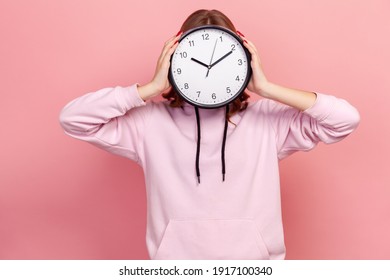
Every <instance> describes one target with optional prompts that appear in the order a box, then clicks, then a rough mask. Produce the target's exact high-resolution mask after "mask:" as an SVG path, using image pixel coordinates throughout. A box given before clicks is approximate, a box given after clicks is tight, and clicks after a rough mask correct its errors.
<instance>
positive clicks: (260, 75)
mask: <svg viewBox="0 0 390 280" xmlns="http://www.w3.org/2000/svg"><path fill="white" fill-rule="evenodd" d="M238 35H240V37H241V39H242V40H243V43H244V46H245V47H246V48H247V49H248V51H249V52H250V54H251V56H252V60H251V67H252V77H251V79H250V80H249V83H248V86H247V88H248V90H250V91H252V92H254V93H256V94H258V95H260V96H263V97H266V96H265V94H266V92H265V89H266V86H267V84H268V80H267V78H266V77H265V74H264V72H263V69H262V67H261V61H260V57H259V54H258V52H257V49H256V47H255V45H254V44H253V43H252V42H251V41H249V40H248V39H246V38H245V37H244V36H243V35H242V33H240V32H238Z"/></svg>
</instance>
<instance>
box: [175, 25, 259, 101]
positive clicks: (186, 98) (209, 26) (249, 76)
mask: <svg viewBox="0 0 390 280" xmlns="http://www.w3.org/2000/svg"><path fill="white" fill-rule="evenodd" d="M200 29H219V30H222V31H224V32H226V33H229V34H230V35H231V36H233V37H234V38H236V39H237V41H238V42H239V43H240V44H241V46H242V47H243V49H244V51H245V55H246V58H247V60H246V61H247V65H248V72H247V75H246V77H245V81H244V83H243V85H242V87H241V88H240V89H239V90H238V91H237V93H236V94H235V95H233V96H232V97H231V98H229V99H228V100H226V101H224V102H222V103H218V104H216V105H214V104H199V103H196V102H194V101H193V100H191V99H189V98H188V97H187V96H186V95H185V94H183V93H182V92H181V90H180V88H179V87H178V86H177V85H176V82H175V80H174V78H173V74H172V67H171V65H172V57H173V55H174V54H175V53H173V54H172V56H171V58H170V66H169V71H168V80H169V82H170V84H171V86H172V87H173V89H174V90H175V91H176V93H177V94H179V95H180V97H182V98H183V99H184V100H185V101H186V102H188V103H189V104H191V105H193V106H195V107H199V108H204V109H215V108H220V107H223V106H226V105H227V104H230V103H231V102H233V101H234V100H235V99H237V98H239V97H240V95H241V94H242V93H243V92H244V91H245V89H246V87H247V86H248V83H249V80H250V78H251V76H252V68H251V54H250V53H249V51H248V49H247V48H246V47H245V46H244V44H243V42H242V39H241V38H240V37H239V36H238V35H237V34H235V33H234V32H233V31H231V30H230V29H227V28H225V27H222V26H219V25H202V26H198V27H195V28H192V29H190V30H188V31H186V32H184V33H183V35H182V36H181V37H180V39H179V43H180V42H181V41H182V40H184V39H185V38H186V37H187V36H188V35H189V34H191V33H193V32H195V31H198V30H200Z"/></svg>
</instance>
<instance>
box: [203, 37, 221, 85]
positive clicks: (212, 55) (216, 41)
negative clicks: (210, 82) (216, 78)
mask: <svg viewBox="0 0 390 280" xmlns="http://www.w3.org/2000/svg"><path fill="white" fill-rule="evenodd" d="M217 43H218V38H217V40H215V44H214V49H213V53H212V54H211V59H210V64H209V66H208V68H209V69H207V73H206V78H207V77H208V75H209V71H210V68H211V62H213V57H214V52H215V47H216V46H217Z"/></svg>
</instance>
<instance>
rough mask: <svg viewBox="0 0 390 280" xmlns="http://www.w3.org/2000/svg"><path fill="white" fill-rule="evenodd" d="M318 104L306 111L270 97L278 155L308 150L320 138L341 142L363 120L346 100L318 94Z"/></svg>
mask: <svg viewBox="0 0 390 280" xmlns="http://www.w3.org/2000/svg"><path fill="white" fill-rule="evenodd" d="M316 95H317V98H316V101H315V103H314V104H313V105H312V106H311V107H310V108H308V109H306V110H305V111H300V110H298V109H295V108H292V107H290V106H287V105H283V104H280V103H278V102H275V101H272V100H267V101H268V102H267V108H266V110H267V114H268V116H269V120H270V122H271V125H272V127H273V128H274V130H275V134H276V145H277V151H278V158H279V159H283V158H285V157H287V156H288V155H290V154H292V153H294V152H296V151H308V150H311V149H312V148H314V147H315V146H316V145H317V143H318V142H319V141H322V142H324V143H326V144H331V143H335V142H338V141H340V140H342V139H344V138H345V137H346V136H348V135H349V134H350V133H351V132H352V131H354V130H355V128H356V127H357V126H358V124H359V122H360V115H359V112H358V111H357V110H356V109H355V107H353V106H352V105H351V104H349V103H348V102H347V101H345V100H343V99H340V98H336V97H334V96H332V95H326V94H322V93H316Z"/></svg>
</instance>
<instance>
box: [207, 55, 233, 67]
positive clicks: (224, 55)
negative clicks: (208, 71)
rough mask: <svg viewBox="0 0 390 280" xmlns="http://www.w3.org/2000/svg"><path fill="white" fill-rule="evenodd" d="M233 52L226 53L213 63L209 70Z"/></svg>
mask: <svg viewBox="0 0 390 280" xmlns="http://www.w3.org/2000/svg"><path fill="white" fill-rule="evenodd" d="M232 52H233V51H230V52H228V53H227V54H225V55H224V56H222V57H221V58H220V59H218V60H217V61H216V62H214V63H213V64H211V65H210V68H211V67H213V66H214V65H215V64H217V63H218V62H220V61H221V60H223V59H225V58H226V57H227V56H229V55H231V54H232Z"/></svg>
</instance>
